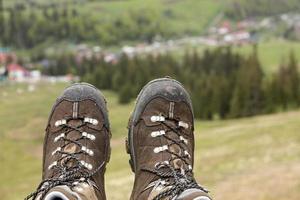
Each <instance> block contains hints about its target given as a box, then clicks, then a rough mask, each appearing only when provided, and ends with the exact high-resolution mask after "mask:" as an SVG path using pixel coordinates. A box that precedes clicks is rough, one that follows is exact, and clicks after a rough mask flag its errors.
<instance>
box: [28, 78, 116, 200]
mask: <svg viewBox="0 0 300 200" xmlns="http://www.w3.org/2000/svg"><path fill="white" fill-rule="evenodd" d="M110 137H111V134H110V129H109V120H108V113H107V108H106V101H105V99H104V97H103V95H102V94H101V93H100V91H98V90H97V89H96V88H95V87H93V86H91V85H88V84H74V85H72V86H70V87H68V88H67V89H66V90H65V91H64V92H63V94H62V95H61V96H60V97H59V98H58V99H57V101H56V103H55V104H54V106H53V109H52V112H51V114H50V117H49V121H48V125H47V128H46V135H45V140H44V154H43V178H42V179H43V180H42V182H41V184H40V185H39V187H38V188H37V190H36V192H34V193H32V194H31V195H29V196H28V197H27V198H26V199H38V200H42V199H45V200H97V199H98V200H99V199H101V200H105V199H106V196H105V191H104V172H105V168H106V164H107V162H108V161H109V157H110Z"/></svg>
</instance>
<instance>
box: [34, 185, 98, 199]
mask: <svg viewBox="0 0 300 200" xmlns="http://www.w3.org/2000/svg"><path fill="white" fill-rule="evenodd" d="M38 199H39V198H38ZM90 199H97V196H96V193H95V190H94V188H93V186H91V185H90V184H88V183H78V184H76V186H74V187H73V188H70V187H68V186H65V185H63V186H57V187H54V188H53V189H51V190H50V191H49V192H48V194H47V195H46V196H45V198H44V200H90Z"/></svg>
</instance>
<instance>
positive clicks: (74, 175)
mask: <svg viewBox="0 0 300 200" xmlns="http://www.w3.org/2000/svg"><path fill="white" fill-rule="evenodd" d="M80 120H81V121H82V123H81V124H80V125H78V126H71V125H69V124H68V123H67V120H65V119H63V120H58V121H56V123H55V126H56V127H61V129H60V130H59V131H61V130H65V131H64V133H61V134H60V135H58V136H57V137H56V138H55V139H54V142H55V143H56V142H58V141H61V144H62V145H61V146H60V147H58V148H57V149H56V150H55V151H53V152H52V156H54V155H55V154H60V155H61V156H59V158H58V159H57V160H56V161H54V162H53V163H52V164H51V165H49V166H48V170H55V172H56V174H57V176H55V177H53V178H49V179H45V180H43V181H42V182H41V183H40V184H39V186H38V188H37V189H36V191H35V192H33V193H31V194H30V195H28V196H27V197H26V198H25V200H29V199H35V198H37V197H38V196H39V195H40V199H43V198H44V197H45V195H46V194H47V193H48V192H49V191H50V190H51V189H52V188H54V187H56V186H61V185H65V186H69V187H75V186H76V185H78V184H79V183H83V182H87V181H88V180H89V179H90V178H91V177H92V176H93V175H95V174H96V173H97V172H98V171H99V170H100V169H101V168H102V167H103V166H104V164H105V161H104V162H102V163H101V164H100V165H99V166H98V167H97V168H96V169H94V170H93V166H92V165H91V164H89V163H87V162H85V161H83V160H80V159H79V155H81V154H86V155H89V156H93V154H94V152H93V151H92V150H90V149H88V148H87V147H85V146H83V145H82V144H81V143H80V141H82V140H85V139H88V140H95V139H96V136H95V135H93V134H89V133H87V132H84V131H82V130H81V128H82V127H83V126H86V125H87V124H93V125H97V124H98V121H97V120H96V119H92V118H82V119H80ZM72 131H76V132H78V133H80V134H81V136H80V137H78V138H77V139H74V140H71V139H68V138H67V136H68V134H69V133H70V132H72ZM70 144H71V145H76V146H78V147H79V149H80V150H79V151H77V152H72V153H70V152H66V151H64V148H65V147H67V146H68V145H70Z"/></svg>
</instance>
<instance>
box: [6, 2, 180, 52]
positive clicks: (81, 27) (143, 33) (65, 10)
mask: <svg viewBox="0 0 300 200" xmlns="http://www.w3.org/2000/svg"><path fill="white" fill-rule="evenodd" d="M33 5H35V4H33ZM33 5H32V6H33ZM3 12H4V14H3V15H1V16H2V18H1V27H4V29H3V30H2V29H1V37H0V44H1V43H2V44H3V45H4V46H11V47H16V48H32V47H35V46H37V45H40V44H43V43H45V42H48V43H52V42H59V41H68V42H70V43H74V44H77V43H80V42H82V41H84V42H86V43H95V42H97V43H100V44H101V45H116V44H119V43H120V42H122V41H138V40H141V41H148V42H151V41H152V40H153V39H154V38H155V37H156V36H158V35H159V36H163V37H169V36H172V35H176V33H174V32H173V33H172V32H170V30H169V29H168V28H167V26H165V25H164V22H165V20H163V19H162V15H161V13H158V12H157V11H155V10H153V9H144V10H142V11H134V10H131V11H128V12H125V13H124V14H121V15H120V16H115V17H113V18H108V17H102V18H101V17H95V14H90V13H87V12H84V11H81V10H80V5H77V4H75V6H74V5H69V4H58V3H51V4H49V5H43V6H41V5H36V6H33V7H30V6H28V5H27V4H25V3H18V4H14V6H12V7H9V8H5V10H3ZM1 14H2V13H1ZM32 22H34V23H32Z"/></svg>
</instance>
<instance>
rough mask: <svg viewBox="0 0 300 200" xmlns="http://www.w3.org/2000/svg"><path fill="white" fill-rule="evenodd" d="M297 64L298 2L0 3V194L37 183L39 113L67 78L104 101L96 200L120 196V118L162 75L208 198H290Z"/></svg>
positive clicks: (298, 178)
mask: <svg viewBox="0 0 300 200" xmlns="http://www.w3.org/2000/svg"><path fill="white" fill-rule="evenodd" d="M299 59H300V1H299V0H251V1H250V0H51V1H49V0H0V198H1V199H9V200H18V199H23V198H24V197H25V196H26V195H27V194H29V193H30V192H31V191H33V190H34V189H35V187H36V186H37V184H38V183H39V182H40V180H41V165H42V143H43V135H44V128H45V127H46V122H47V117H48V114H49V112H50V109H51V105H52V104H53V102H54V101H55V98H56V97H57V95H59V94H60V93H61V92H62V90H63V89H64V88H65V87H66V86H67V85H69V84H70V83H72V82H77V81H85V82H89V83H92V84H94V85H96V86H97V87H98V88H100V89H101V90H102V91H103V93H104V94H105V96H106V98H107V100H108V107H109V111H110V119H111V124H112V132H113V138H112V148H113V150H112V154H113V155H112V159H111V162H110V163H109V165H108V171H107V174H106V179H107V181H106V190H107V195H108V199H111V200H118V199H124V198H125V199H127V197H128V198H129V195H130V192H131V188H132V184H133V177H134V175H133V174H132V173H131V171H130V168H129V165H128V156H127V155H126V153H125V148H124V137H125V135H126V133H127V130H126V124H127V121H128V117H129V114H130V112H131V110H132V109H133V107H134V99H135V97H136V95H137V94H138V92H139V90H140V89H141V88H142V86H143V85H144V84H146V83H147V82H148V81H149V80H151V79H153V78H158V77H164V76H166V75H168V76H171V77H173V78H176V79H178V80H179V81H181V82H182V83H183V84H184V85H185V86H186V88H187V89H188V91H189V92H190V94H191V96H192V100H193V103H194V110H195V116H196V118H197V120H196V130H195V132H196V134H195V135H196V150H195V151H196V157H195V161H196V163H195V174H196V178H197V180H198V181H199V182H200V183H202V184H203V185H205V186H206V187H208V188H209V189H210V190H211V194H212V196H213V197H214V199H216V200H221V199H225V200H226V199H230V200H241V199H243V200H253V199H256V200H275V199H276V200H277V199H281V200H299V199H300V134H299V130H300V109H299V107H300V73H299V66H300V65H299V62H298V60H299ZM116 188H118V189H117V190H116Z"/></svg>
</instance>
